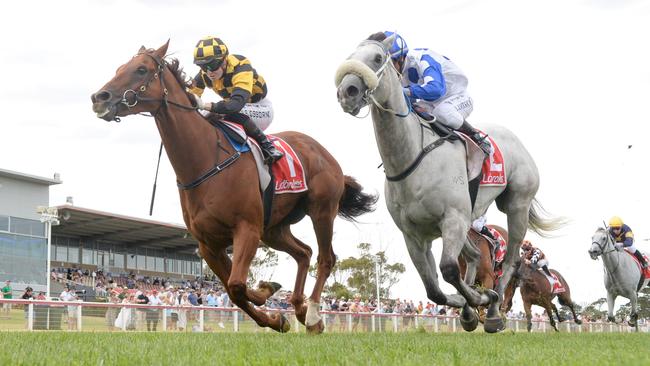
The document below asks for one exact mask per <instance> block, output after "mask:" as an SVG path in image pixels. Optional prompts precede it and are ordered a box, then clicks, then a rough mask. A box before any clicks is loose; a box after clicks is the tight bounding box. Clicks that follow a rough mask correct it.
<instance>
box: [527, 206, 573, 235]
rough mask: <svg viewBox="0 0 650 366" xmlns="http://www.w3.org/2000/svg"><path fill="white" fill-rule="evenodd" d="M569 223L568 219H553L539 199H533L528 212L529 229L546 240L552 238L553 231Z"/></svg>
mask: <svg viewBox="0 0 650 366" xmlns="http://www.w3.org/2000/svg"><path fill="white" fill-rule="evenodd" d="M568 223H569V220H568V219H567V218H566V217H562V216H559V217H551V215H550V214H549V213H548V211H546V210H545V209H544V207H542V205H541V204H540V203H539V201H538V200H537V198H533V201H532V202H531V204H530V209H529V210H528V227H529V228H530V229H531V230H533V231H534V232H536V233H537V234H538V235H539V236H542V237H544V238H551V237H553V235H552V234H551V231H555V230H558V229H560V228H562V227H564V226H565V225H566V224H568Z"/></svg>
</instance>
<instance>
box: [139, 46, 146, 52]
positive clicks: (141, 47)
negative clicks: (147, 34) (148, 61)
mask: <svg viewBox="0 0 650 366" xmlns="http://www.w3.org/2000/svg"><path fill="white" fill-rule="evenodd" d="M146 50H147V49H146V48H145V47H144V46H140V49H139V50H138V53H143V52H145V51H146Z"/></svg>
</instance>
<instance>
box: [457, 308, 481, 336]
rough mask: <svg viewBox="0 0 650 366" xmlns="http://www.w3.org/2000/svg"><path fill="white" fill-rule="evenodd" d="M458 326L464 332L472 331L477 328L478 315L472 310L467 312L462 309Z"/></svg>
mask: <svg viewBox="0 0 650 366" xmlns="http://www.w3.org/2000/svg"><path fill="white" fill-rule="evenodd" d="M466 318H467V319H466ZM460 325H461V326H462V327H463V329H464V330H465V331H466V332H472V331H474V330H475V329H476V327H478V315H477V314H476V312H475V311H474V310H473V309H470V310H467V311H465V309H463V310H462V311H461V314H460Z"/></svg>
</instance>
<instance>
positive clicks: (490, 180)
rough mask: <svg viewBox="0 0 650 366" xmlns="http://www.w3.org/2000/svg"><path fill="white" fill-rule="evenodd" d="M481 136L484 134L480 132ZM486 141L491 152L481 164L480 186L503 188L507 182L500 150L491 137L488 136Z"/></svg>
mask: <svg viewBox="0 0 650 366" xmlns="http://www.w3.org/2000/svg"><path fill="white" fill-rule="evenodd" d="M481 135H483V136H485V134H484V133H483V132H482V131H481ZM488 141H490V145H491V146H492V152H491V153H490V156H489V157H488V158H487V159H485V161H484V162H483V167H482V169H481V170H482V171H483V179H481V185H482V186H489V187H496V186H505V185H506V184H507V183H508V182H507V179H506V168H505V164H504V161H503V154H501V149H500V148H499V145H497V143H496V142H494V140H493V139H492V137H491V136H488Z"/></svg>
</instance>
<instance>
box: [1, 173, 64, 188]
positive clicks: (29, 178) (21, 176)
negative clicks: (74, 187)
mask: <svg viewBox="0 0 650 366" xmlns="http://www.w3.org/2000/svg"><path fill="white" fill-rule="evenodd" d="M0 177H6V178H12V179H17V180H22V181H24V182H31V183H38V184H43V185H48V186H51V185H54V184H61V183H63V182H61V180H60V179H59V176H58V174H55V175H54V179H51V178H45V177H39V176H36V175H31V174H25V173H20V172H15V171H13V170H8V169H0Z"/></svg>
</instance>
